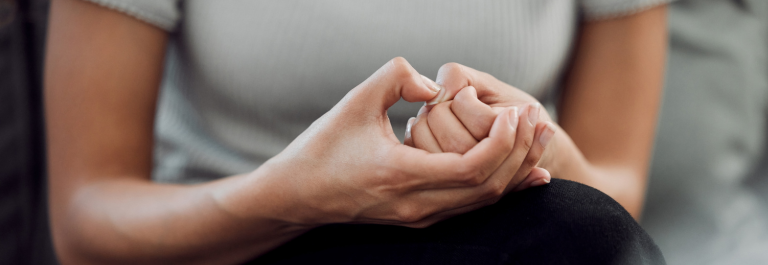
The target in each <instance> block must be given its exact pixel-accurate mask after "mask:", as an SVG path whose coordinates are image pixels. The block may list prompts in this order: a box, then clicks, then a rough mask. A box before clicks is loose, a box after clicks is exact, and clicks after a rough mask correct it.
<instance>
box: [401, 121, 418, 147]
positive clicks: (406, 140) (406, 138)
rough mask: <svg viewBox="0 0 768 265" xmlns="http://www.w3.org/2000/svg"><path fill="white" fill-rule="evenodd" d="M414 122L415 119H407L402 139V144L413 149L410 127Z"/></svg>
mask: <svg viewBox="0 0 768 265" xmlns="http://www.w3.org/2000/svg"><path fill="white" fill-rule="evenodd" d="M415 121H416V118H415V117H411V118H409V119H408V123H406V125H405V136H404V137H403V144H404V145H407V146H410V147H413V138H411V127H413V122H415Z"/></svg>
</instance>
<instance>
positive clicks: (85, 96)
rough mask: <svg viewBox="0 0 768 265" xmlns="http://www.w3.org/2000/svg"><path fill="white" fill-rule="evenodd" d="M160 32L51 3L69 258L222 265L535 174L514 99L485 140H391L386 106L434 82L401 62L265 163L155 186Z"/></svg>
mask: <svg viewBox="0 0 768 265" xmlns="http://www.w3.org/2000/svg"><path fill="white" fill-rule="evenodd" d="M166 41H167V35H166V33H164V32H162V31H161V30H159V29H157V28H154V27H152V26H149V25H147V24H144V23H142V22H139V21H137V20H135V19H132V18H130V17H128V16H125V15H123V14H120V13H117V12H114V11H111V10H108V9H105V8H101V7H98V6H96V5H93V4H90V3H87V2H84V1H78V0H56V1H53V2H52V6H51V17H50V27H49V36H48V47H47V58H46V73H45V106H46V122H47V129H48V135H47V137H48V138H47V140H48V157H49V189H50V190H49V200H50V215H51V228H52V233H53V240H54V246H55V249H56V252H57V254H58V258H59V260H60V262H61V263H63V264H92V263H96V264H103V263H129V264H136V263H141V264H155V263H157V264H173V263H184V264H197V263H200V264H209V263H213V264H229V263H238V262H242V261H245V260H248V259H251V258H253V257H255V256H258V255H260V254H263V253H265V252H267V251H269V250H271V249H273V248H275V247H276V246H279V245H280V244H282V243H285V242H286V241H288V240H290V239H292V238H294V237H296V236H298V235H300V234H302V233H304V232H306V231H308V230H310V229H312V228H314V227H317V226H320V225H324V224H328V223H376V224H391V225H401V226H407V227H417V228H419V227H426V226H429V225H431V224H434V223H435V222H438V221H440V220H443V219H446V218H449V217H451V216H455V215H457V214H461V213H465V212H468V211H472V210H474V209H477V208H480V207H483V206H486V205H489V204H492V203H494V202H496V201H497V200H498V199H500V198H501V196H502V195H503V194H504V193H505V192H507V191H509V189H514V188H517V187H518V186H520V185H521V184H520V183H524V182H523V181H524V178H525V177H526V175H517V174H514V173H515V172H529V171H530V172H534V173H535V172H541V171H539V170H535V169H531V167H532V166H531V163H530V161H529V159H526V157H528V154H529V153H531V152H532V151H531V150H534V151H533V153H535V152H538V151H535V150H536V149H531V145H527V144H523V145H520V144H517V143H518V142H523V143H531V142H533V141H534V140H533V139H534V137H535V135H534V134H535V133H534V132H535V129H534V124H536V123H535V122H531V121H529V115H516V114H515V112H514V111H515V109H514V108H502V109H500V110H499V111H498V113H496V114H495V116H494V118H493V121H492V125H491V127H490V130H489V132H488V136H487V137H485V138H482V139H480V140H478V142H477V144H475V145H473V146H472V147H471V148H469V149H468V150H466V151H465V152H462V153H430V152H427V151H425V150H421V149H418V148H413V147H411V146H408V145H403V144H401V143H399V142H398V140H397V138H396V137H395V136H394V133H393V132H392V128H391V126H390V123H389V119H388V118H387V116H386V110H387V109H388V108H389V107H390V106H392V104H394V103H395V102H397V101H398V100H399V99H401V98H403V99H405V100H407V101H411V102H416V101H428V100H431V99H433V98H435V97H436V96H437V95H438V94H439V92H438V91H435V90H433V89H432V88H433V87H434V84H433V83H430V82H426V80H425V79H424V78H423V77H422V76H421V75H420V74H419V73H417V72H416V71H415V70H414V69H413V68H412V67H411V66H410V64H408V62H407V61H406V60H405V59H403V58H395V59H393V60H391V61H390V62H388V63H386V64H385V65H384V66H382V67H381V68H380V69H379V70H378V71H377V72H375V73H374V74H373V75H372V76H371V77H369V78H368V79H367V80H366V81H364V82H363V83H361V84H360V85H358V86H357V87H355V88H353V89H352V90H350V92H349V93H348V94H347V95H346V96H345V97H344V98H343V99H341V101H340V102H339V103H338V104H337V105H336V106H334V108H333V109H331V110H330V111H329V112H327V113H326V114H325V115H323V116H322V117H321V118H320V119H318V120H317V121H315V122H314V123H313V124H312V125H311V126H310V127H309V128H308V129H307V130H306V131H305V132H304V133H302V134H301V135H300V136H299V137H298V138H297V139H295V140H294V141H293V142H292V143H291V144H290V145H289V146H288V147H287V148H286V149H285V150H284V151H283V152H281V153H280V154H278V155H277V156H275V157H274V158H272V159H270V160H268V161H267V162H266V163H265V164H264V165H262V166H261V167H259V168H258V169H256V170H254V171H252V172H244V173H243V174H241V175H237V176H231V177H227V178H223V179H221V180H218V181H213V182H209V183H204V184H199V185H170V184H159V183H153V182H152V181H151V179H150V177H151V170H152V147H153V142H152V141H153V124H154V117H155V106H156V103H157V96H158V87H159V82H160V79H161V73H162V67H163V58H164V51H165V45H166ZM445 90H446V91H447V88H446V89H445ZM443 94H445V92H444V93H443ZM529 175H534V176H536V174H529ZM539 177H542V176H541V175H539ZM546 177H548V176H546Z"/></svg>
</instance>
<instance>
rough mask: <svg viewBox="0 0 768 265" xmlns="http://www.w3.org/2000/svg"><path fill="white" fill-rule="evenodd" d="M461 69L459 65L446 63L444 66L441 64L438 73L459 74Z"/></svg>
mask: <svg viewBox="0 0 768 265" xmlns="http://www.w3.org/2000/svg"><path fill="white" fill-rule="evenodd" d="M461 67H462V65H461V64H459V63H455V62H450V63H446V64H443V65H442V66H440V70H439V71H440V72H443V71H445V72H446V73H455V72H461Z"/></svg>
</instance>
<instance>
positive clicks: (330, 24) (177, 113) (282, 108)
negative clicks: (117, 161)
mask: <svg viewBox="0 0 768 265" xmlns="http://www.w3.org/2000/svg"><path fill="white" fill-rule="evenodd" d="M181 10H182V19H181V22H180V24H179V26H178V28H177V30H176V31H175V32H173V33H172V34H171V42H170V45H169V53H168V58H167V68H166V73H165V78H164V81H163V88H162V93H161V100H160V104H159V112H158V120H157V122H156V138H157V139H156V140H157V145H156V146H157V148H156V152H155V171H154V176H153V178H154V179H155V180H157V181H161V182H178V183H191V182H200V181H206V180H211V179H215V178H219V177H223V176H227V175H232V174H238V173H243V172H248V171H250V170H253V169H255V168H257V167H258V166H259V165H260V164H261V163H263V162H264V161H266V160H267V159H269V158H270V157H272V156H274V155H276V154H277V153H279V152H280V151H281V150H282V149H283V148H285V146H287V145H288V144H289V143H290V142H291V141H292V140H293V139H294V138H295V137H296V136H298V135H299V134H300V133H301V132H302V131H303V130H304V129H306V128H307V127H308V126H309V125H310V124H311V123H312V122H313V121H314V120H315V119H317V118H318V117H320V116H321V115H322V114H323V113H325V112H326V111H328V110H329V109H330V108H331V107H332V106H333V105H335V104H336V102H338V101H339V100H340V99H341V98H342V97H343V96H344V94H345V93H347V92H348V91H349V90H350V89H352V88H353V87H355V86H356V85H357V84H359V83H360V82H362V81H363V80H365V79H366V78H367V77H368V76H369V75H370V74H372V73H373V72H374V71H375V70H376V69H378V68H379V67H380V66H381V65H383V64H384V63H385V62H387V61H388V60H389V59H391V58H393V57H396V56H403V57H405V58H406V59H407V60H408V61H409V62H410V63H411V64H412V65H413V66H414V67H415V68H416V70H418V71H419V72H420V73H422V74H424V75H426V76H428V77H431V78H434V77H435V75H436V73H437V70H438V68H439V67H440V66H441V65H442V64H444V63H448V62H458V63H461V64H464V65H467V66H469V67H472V68H475V69H478V70H481V71H485V72H488V73H490V74H492V75H493V76H495V77H497V78H498V79H500V80H502V81H504V82H507V83H509V84H511V85H513V86H516V87H518V88H520V89H522V90H524V91H526V92H528V93H530V94H532V95H534V96H536V97H537V98H539V99H543V97H545V96H546V95H547V93H548V90H549V89H550V88H551V87H553V86H554V84H555V83H556V81H557V79H558V76H559V75H560V73H561V71H562V68H563V66H564V64H565V63H566V60H567V57H568V54H569V51H570V47H571V44H572V42H573V36H574V32H575V29H576V28H575V27H576V25H577V19H578V12H577V6H576V4H575V3H574V2H573V1H543V0H527V1H482V2H476V1H426V0H423V1H406V0H403V1H392V0H388V1H322V2H314V1H312V2H303V1H194V0H189V1H184V2H183V4H182V6H181ZM418 107H419V105H418V104H397V105H395V107H393V108H392V109H390V111H389V112H388V114H389V116H390V118H391V121H392V124H393V128H394V131H395V134H397V135H398V136H401V135H402V133H403V131H404V124H405V122H406V121H407V119H408V118H409V117H411V116H414V115H415V114H416V111H417V110H418Z"/></svg>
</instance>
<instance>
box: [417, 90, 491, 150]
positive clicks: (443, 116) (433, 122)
mask: <svg viewBox="0 0 768 265" xmlns="http://www.w3.org/2000/svg"><path fill="white" fill-rule="evenodd" d="M451 103H453V101H447V102H443V103H440V104H437V105H434V107H432V110H431V111H429V115H427V121H428V124H429V129H430V130H431V131H432V135H434V137H435V139H436V140H437V143H438V144H440V149H442V150H443V152H453V153H459V154H464V153H466V152H467V151H469V149H471V148H472V147H473V146H475V145H476V144H477V140H476V139H475V137H474V136H472V134H470V133H469V131H468V130H467V128H465V127H464V125H463V124H462V123H461V121H459V119H458V118H456V116H455V115H454V114H453V112H452V111H451V105H452V104H451ZM488 109H489V110H490V107H488ZM495 116H498V115H494V118H495ZM488 129H490V126H489V127H488Z"/></svg>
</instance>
